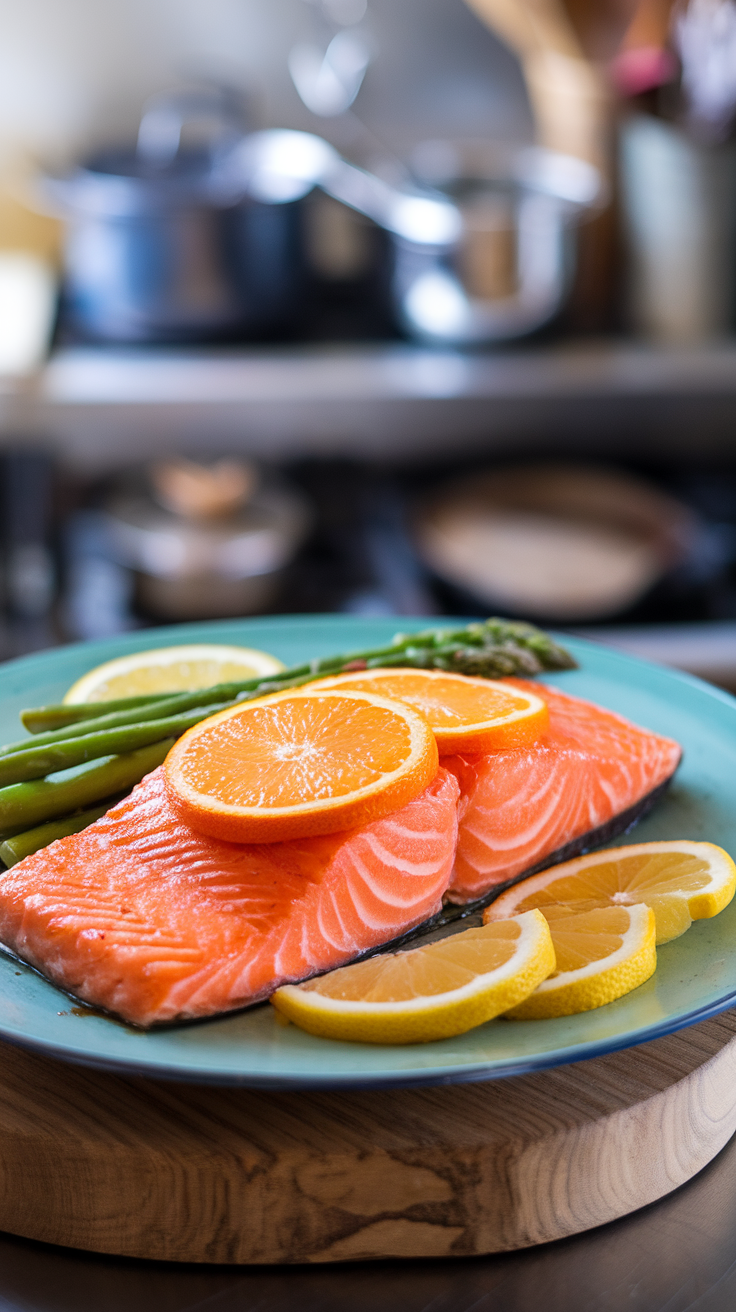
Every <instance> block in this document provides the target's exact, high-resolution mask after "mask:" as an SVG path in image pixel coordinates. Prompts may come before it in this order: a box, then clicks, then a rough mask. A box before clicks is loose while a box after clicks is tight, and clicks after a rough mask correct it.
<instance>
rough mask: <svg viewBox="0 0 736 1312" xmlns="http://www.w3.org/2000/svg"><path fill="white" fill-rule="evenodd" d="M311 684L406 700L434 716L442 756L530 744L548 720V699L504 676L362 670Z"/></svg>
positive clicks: (428, 715)
mask: <svg viewBox="0 0 736 1312" xmlns="http://www.w3.org/2000/svg"><path fill="white" fill-rule="evenodd" d="M312 687H316V688H344V689H345V690H346V691H348V690H349V689H352V690H354V691H356V692H373V693H378V694H380V695H382V696H384V697H392V698H396V699H397V700H400V701H405V702H406V703H407V704H408V705H409V706H413V707H414V708H415V710H418V711H420V712H421V714H422V715H424V716H425V717H426V718H427V719H428V720H429V723H430V724H431V726H432V729H433V731H434V735H435V738H436V739H437V747H438V749H439V753H440V755H441V756H449V755H453V754H455V753H465V752H467V753H473V754H480V753H482V752H493V751H504V750H507V749H510V748H515V747H526V746H528V745H529V744H530V743H534V742H536V741H537V739H538V738H541V736H542V734H543V733H544V731H545V729H546V728H547V726H548V724H549V713H548V711H547V706H546V703H545V702H544V701H543V700H542V698H541V697H538V696H537V695H536V694H535V693H531V692H527V691H522V690H521V689H519V688H514V687H511V686H510V685H508V684H506V683H503V682H502V681H501V680H499V679H477V678H472V677H470V676H469V675H465V674H448V673H445V672H444V671H443V670H413V669H378V670H361V671H359V672H357V673H352V674H338V675H334V676H332V677H331V678H329V679H320V680H319V682H318V683H316V684H313V685H312Z"/></svg>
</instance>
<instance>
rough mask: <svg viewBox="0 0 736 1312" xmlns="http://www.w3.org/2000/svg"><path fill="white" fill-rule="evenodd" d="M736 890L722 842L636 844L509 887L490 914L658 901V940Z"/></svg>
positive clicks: (735, 874)
mask: <svg viewBox="0 0 736 1312" xmlns="http://www.w3.org/2000/svg"><path fill="white" fill-rule="evenodd" d="M734 891H736V866H735V865H734V863H733V861H732V860H731V858H730V856H729V855H728V853H727V852H724V851H723V848H722V847H716V846H715V845H714V844H713V843H690V842H686V841H684V840H675V841H672V842H661V843H635V844H632V845H631V846H630V847H616V848H609V849H608V850H605V851H603V852H594V853H592V854H591V855H588V856H579V857H576V859H575V860H574V861H565V863H564V864H563V865H559V866H552V867H551V868H550V869H549V870H542V871H541V872H540V874H538V875H531V876H530V877H529V879H524V880H522V882H521V883H520V884H516V885H515V886H514V887H513V888H510V889H508V891H507V892H506V893H502V894H501V896H500V897H499V898H497V899H496V901H495V902H494V903H492V905H491V906H490V907H489V908H488V910H487V912H486V917H487V918H488V920H505V919H506V917H507V916H516V915H518V914H519V912H520V911H530V910H531V908H532V907H539V908H540V910H541V911H543V912H544V914H545V915H546V916H547V919H548V920H550V921H551V920H552V918H553V917H555V916H559V915H567V914H569V913H570V912H573V911H592V910H593V909H594V908H596V907H606V906H633V905H635V904H636V903H639V902H643V903H645V904H646V906H649V907H651V908H652V910H653V912H654V915H655V919H656V922H657V943H658V944H661V943H669V941H670V939H673V938H678V937H679V935H680V934H684V933H685V930H686V929H689V928H690V925H691V924H692V922H693V921H694V920H706V919H708V918H709V917H710V916H717V915H718V913H719V911H722V910H723V908H724V907H726V906H728V904H729V902H730V901H731V898H732V897H733V895H734Z"/></svg>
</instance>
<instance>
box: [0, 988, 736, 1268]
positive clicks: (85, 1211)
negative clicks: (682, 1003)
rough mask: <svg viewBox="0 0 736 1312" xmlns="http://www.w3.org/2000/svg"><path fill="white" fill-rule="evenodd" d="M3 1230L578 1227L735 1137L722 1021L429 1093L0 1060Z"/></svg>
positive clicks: (118, 1234)
mask: <svg viewBox="0 0 736 1312" xmlns="http://www.w3.org/2000/svg"><path fill="white" fill-rule="evenodd" d="M0 1058H1V1061H0V1071H1V1073H0V1230H5V1231H9V1232H10V1233H12V1234H17V1235H24V1236H26V1237H29V1238H32V1239H40V1240H45V1241H47V1242H50V1243H55V1244H64V1245H68V1246H71V1247H74V1248H85V1249H92V1250H94V1251H96V1252H103V1253H114V1254H123V1255H127V1256H131V1257H138V1258H159V1259H166V1260H174V1261H188V1262H240V1263H266V1262H337V1261H346V1260H347V1261H354V1260H363V1259H365V1258H383V1257H393V1258H416V1257H439V1256H453V1257H464V1256H471V1255H474V1254H481V1253H495V1252H501V1251H504V1250H508V1249H515V1248H523V1247H526V1246H528V1245H530V1244H538V1243H543V1242H544V1241H546V1240H550V1239H558V1238H560V1237H562V1236H565V1235H571V1234H577V1233H578V1232H580V1231H581V1230H587V1229H589V1228H590V1227H592V1226H597V1225H600V1224H602V1223H603V1222H606V1221H610V1220H612V1219H613V1218H614V1217H618V1216H623V1215H625V1214H626V1213H628V1212H631V1211H634V1210H635V1209H636V1208H639V1207H643V1206H644V1205H645V1204H646V1203H650V1202H652V1201H654V1200H655V1199H657V1198H660V1197H662V1196H663V1195H664V1194H667V1193H669V1192H670V1191H671V1190H672V1189H675V1188H677V1186H678V1185H680V1184H682V1183H683V1182H684V1181H685V1180H688V1179H690V1177H691V1176H693V1175H695V1174H696V1172H698V1171H699V1170H701V1169H702V1167H703V1166H705V1165H706V1163H707V1162H709V1161H710V1160H711V1159H712V1158H713V1157H714V1156H715V1155H716V1153H717V1152H719V1150H720V1149H721V1148H722V1147H723V1146H724V1145H725V1144H726V1142H727V1141H728V1139H729V1138H730V1137H731V1135H732V1134H733V1133H734V1131H736V1013H734V1012H729V1013H726V1014H724V1015H722V1016H719V1017H716V1018H715V1019H713V1020H709V1021H705V1022H703V1023H701V1024H700V1025H697V1026H694V1027H693V1028H691V1029H688V1030H684V1031H682V1032H681V1033H679V1034H674V1035H671V1036H669V1037H668V1038H664V1039H658V1040H656V1041H655V1042H653V1043H649V1044H645V1045H643V1046H642V1047H639V1048H631V1049H629V1050H628V1051H626V1052H621V1053H614V1054H612V1055H610V1056H607V1057H599V1058H596V1059H595V1060H593V1061H588V1062H581V1063H579V1064H577V1065H573V1066H562V1067H558V1068H557V1069H555V1070H549V1071H542V1072H539V1073H537V1074H533V1075H526V1076H523V1077H520V1078H517V1079H510V1080H500V1081H496V1082H490V1083H486V1084H465V1085H454V1086H452V1087H438V1088H431V1089H422V1088H418V1089H400V1090H380V1091H367V1092H366V1091H361V1092H349V1093H314V1092H313V1093H256V1092H252V1091H250V1090H245V1089H243V1090H239V1089H217V1088H206V1087H192V1086H183V1085H176V1084H167V1083H164V1082H155V1081H150V1080H137V1079H123V1078H120V1077H118V1076H113V1075H104V1074H100V1073H98V1072H94V1071H89V1070H84V1069H82V1068H80V1067H73V1066H65V1065H61V1064H59V1063H57V1062H53V1061H50V1060H48V1059H46V1058H42V1057H40V1056H37V1055H35V1054H32V1053H28V1052H23V1051H21V1050H20V1049H17V1048H12V1047H8V1046H5V1045H3V1046H2V1047H0Z"/></svg>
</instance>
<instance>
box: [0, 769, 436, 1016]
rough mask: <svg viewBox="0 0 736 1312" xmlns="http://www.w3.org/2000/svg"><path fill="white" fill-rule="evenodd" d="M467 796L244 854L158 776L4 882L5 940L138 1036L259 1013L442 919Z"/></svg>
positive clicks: (427, 799) (416, 804)
mask: <svg viewBox="0 0 736 1312" xmlns="http://www.w3.org/2000/svg"><path fill="white" fill-rule="evenodd" d="M458 796H459V788H458V784H457V782H456V779H455V777H454V775H453V774H452V773H451V772H449V771H447V770H444V769H442V768H440V770H439V773H438V775H437V777H436V778H435V779H434V781H433V782H432V783H431V784H430V785H429V787H428V788H426V789H425V791H424V792H423V793H422V794H420V796H419V797H417V798H415V799H414V801H412V802H410V803H409V804H408V805H407V806H404V807H402V808H401V809H400V810H398V811H395V812H394V813H393V814H391V815H389V816H386V817H385V818H384V819H382V820H377V821H374V822H373V823H372V824H368V825H364V826H362V827H360V828H356V829H349V830H346V831H344V832H343V833H339V834H330V835H328V836H326V837H324V838H306V839H301V840H293V841H290V842H285V843H259V844H253V845H245V844H236V843H227V842H223V841H221V840H219V839H214V838H206V837H204V836H203V835H201V834H197V833H196V832H195V831H194V830H193V829H191V828H190V827H189V826H188V825H187V824H185V823H184V822H183V821H182V820H180V819H179V818H178V817H177V815H176V814H175V812H174V811H173V809H172V808H171V806H170V804H169V802H168V801H167V798H166V792H165V789H164V782H163V775H162V771H161V768H160V767H159V769H158V770H154V771H153V773H152V774H149V775H147V776H146V778H145V779H144V780H143V781H142V782H141V783H140V784H139V785H138V787H137V788H136V789H135V790H134V791H133V793H132V794H131V795H130V797H127V798H125V800H124V801H122V802H120V803H118V805H117V806H115V807H113V808H112V810H110V811H108V812H107V814H106V815H105V816H103V817H102V819H101V820H97V821H96V822H95V823H94V824H93V825H90V826H89V828H87V829H85V830H83V831H82V832H81V833H79V834H73V835H71V836H70V837H69V838H61V839H58V840H57V841H56V842H55V843H51V844H50V846H49V847H46V848H43V849H41V851H39V852H35V853H34V854H33V855H32V856H28V857H26V858H25V859H24V860H23V861H19V862H18V863H17V865H14V866H12V867H11V868H10V870H8V871H6V872H5V873H4V874H2V875H1V876H0V940H1V941H2V942H3V943H5V944H6V945H7V946H8V947H9V948H11V949H12V950H13V951H14V952H15V953H16V954H17V955H18V956H19V957H22V958H23V959H24V960H25V961H27V962H29V963H30V964H31V965H32V966H35V967H36V968H37V969H38V970H40V971H41V973H42V974H43V975H45V976H46V977H47V978H48V979H50V980H51V981H52V983H54V984H57V985H59V986H60V987H61V988H63V989H65V990H66V991H67V992H69V993H72V994H74V996H75V997H78V998H82V999H83V1000H84V1001H85V1002H89V1003H92V1004H93V1005H95V1006H97V1007H102V1008H104V1009H105V1010H106V1011H109V1012H112V1013H114V1014H115V1015H117V1016H121V1017H122V1018H123V1019H124V1020H126V1021H129V1022H132V1023H133V1024H135V1025H140V1026H144V1027H148V1026H151V1025H154V1024H158V1023H161V1022H171V1021H176V1020H191V1019H194V1018H198V1017H203V1016H214V1015H217V1014H218V1013H220V1012H225V1011H231V1010H234V1009H235V1008H238V1007H244V1006H246V1005H248V1004H250V1003H253V1002H257V1001H259V1000H260V999H262V998H265V997H267V996H268V995H269V994H270V993H272V992H273V990H274V989H275V988H277V986H278V985H279V984H283V983H294V982H297V981H298V980H303V979H306V978H308V977H309V976H310V975H315V974H319V973H320V972H321V971H325V970H331V969H332V968H333V967H335V966H340V965H343V964H344V963H345V962H347V961H350V960H352V959H353V958H354V957H356V956H358V955H360V954H361V953H363V952H365V951H367V950H368V949H370V948H373V947H376V946H378V945H379V944H382V943H385V942H386V941H387V940H390V939H393V938H395V937H396V936H397V935H399V934H401V933H403V932H404V931H406V930H408V929H410V928H411V927H412V926H415V925H418V924H420V923H421V922H423V921H425V920H427V918H428V917H430V916H432V915H434V914H435V913H436V912H437V911H438V910H439V908H440V906H441V904H442V896H443V893H444V892H445V890H446V888H447V885H448V881H449V878H450V874H451V871H452V863H453V858H454V854H455V844H456V839H457V800H458Z"/></svg>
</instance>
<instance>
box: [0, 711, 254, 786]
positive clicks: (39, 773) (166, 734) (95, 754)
mask: <svg viewBox="0 0 736 1312" xmlns="http://www.w3.org/2000/svg"><path fill="white" fill-rule="evenodd" d="M227 704H228V705H230V703H227ZM221 710H223V706H222V705H215V706H207V707H202V706H198V707H196V709H195V710H193V711H188V712H186V713H184V714H182V715H168V716H166V717H165V718H163V719H160V720H144V721H143V723H142V724H126V725H122V726H121V727H120V728H119V729H102V730H101V731H99V732H92V733H85V734H78V735H76V736H74V737H72V738H67V739H61V740H59V741H56V742H54V743H47V744H45V745H44V744H42V745H41V746H37V745H36V743H35V742H34V741H33V739H31V740H30V742H29V745H28V747H27V748H26V750H25V751H18V752H11V753H9V754H8V755H7V756H2V757H0V796H2V787H3V785H5V784H16V783H21V782H23V781H25V780H28V779H41V778H43V776H44V775H47V774H54V773H55V772H56V771H58V770H67V769H69V768H70V767H71V766H74V765H82V763H83V762H84V761H94V760H97V759H98V758H99V757H101V756H110V755H112V754H113V753H114V754H115V755H119V754H120V753H121V752H132V751H134V750H135V749H136V748H138V747H145V746H147V745H148V744H149V743H156V742H160V741H161V739H162V738H178V737H180V735H181V734H183V733H184V731H185V730H186V729H190V728H191V726H192V725H193V724H198V723H199V721H200V720H204V719H206V718H207V716H208V715H213V714H214V713H215V712H216V711H221ZM92 723H93V724H94V721H93V722H92Z"/></svg>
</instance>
